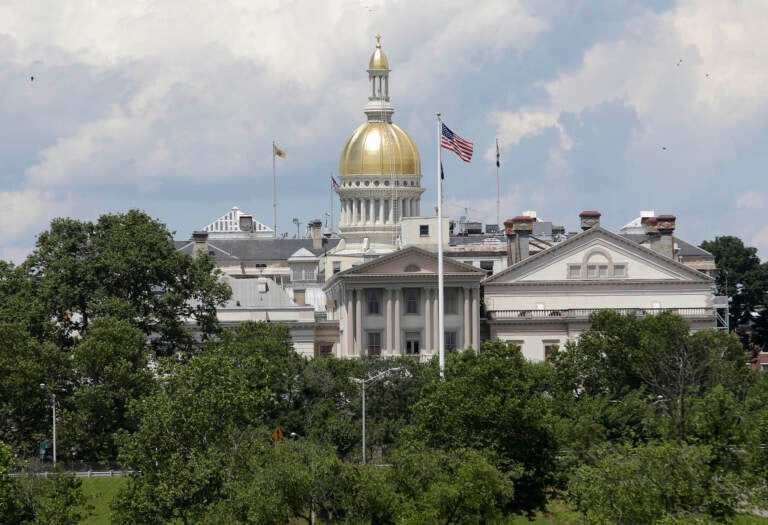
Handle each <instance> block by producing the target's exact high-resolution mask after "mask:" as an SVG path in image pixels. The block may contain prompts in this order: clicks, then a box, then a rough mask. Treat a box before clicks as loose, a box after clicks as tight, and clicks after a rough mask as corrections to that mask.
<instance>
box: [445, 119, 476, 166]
mask: <svg viewBox="0 0 768 525" xmlns="http://www.w3.org/2000/svg"><path fill="white" fill-rule="evenodd" d="M440 147H442V148H443V149H447V150H450V151H453V152H454V153H456V154H457V155H458V156H459V158H460V159H461V160H463V161H464V162H470V161H471V160H472V153H473V151H474V148H475V147H474V144H472V143H471V142H470V141H468V140H466V139H463V138H461V137H459V136H458V135H457V134H455V133H454V132H453V131H451V130H450V128H449V127H448V126H446V125H445V124H442V133H441V135H440Z"/></svg>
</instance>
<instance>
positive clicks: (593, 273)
mask: <svg viewBox="0 0 768 525" xmlns="http://www.w3.org/2000/svg"><path fill="white" fill-rule="evenodd" d="M595 278H597V265H596V264H588V265H587V279H595Z"/></svg>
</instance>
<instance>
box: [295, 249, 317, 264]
mask: <svg viewBox="0 0 768 525" xmlns="http://www.w3.org/2000/svg"><path fill="white" fill-rule="evenodd" d="M317 259H318V257H317V255H315V254H314V253H312V252H310V251H309V250H307V249H306V248H299V249H298V250H296V251H295V252H293V254H292V255H291V256H290V257H289V258H288V262H305V261H317Z"/></svg>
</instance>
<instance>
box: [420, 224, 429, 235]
mask: <svg viewBox="0 0 768 525" xmlns="http://www.w3.org/2000/svg"><path fill="white" fill-rule="evenodd" d="M419 236H420V237H429V224H419Z"/></svg>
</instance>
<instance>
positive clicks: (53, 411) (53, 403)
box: [40, 383, 56, 467]
mask: <svg viewBox="0 0 768 525" xmlns="http://www.w3.org/2000/svg"><path fill="white" fill-rule="evenodd" d="M40 388H42V389H45V390H48V387H47V386H46V384H45V383H40ZM48 391H49V392H50V390H48ZM50 394H51V415H52V416H53V466H54V467H55V466H56V393H55V392H50Z"/></svg>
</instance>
